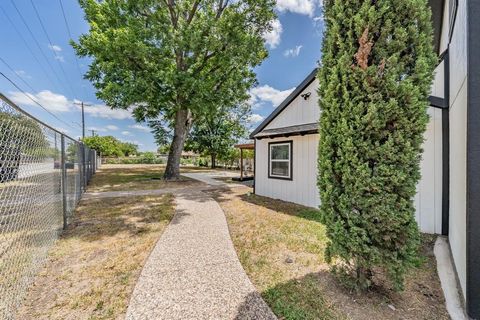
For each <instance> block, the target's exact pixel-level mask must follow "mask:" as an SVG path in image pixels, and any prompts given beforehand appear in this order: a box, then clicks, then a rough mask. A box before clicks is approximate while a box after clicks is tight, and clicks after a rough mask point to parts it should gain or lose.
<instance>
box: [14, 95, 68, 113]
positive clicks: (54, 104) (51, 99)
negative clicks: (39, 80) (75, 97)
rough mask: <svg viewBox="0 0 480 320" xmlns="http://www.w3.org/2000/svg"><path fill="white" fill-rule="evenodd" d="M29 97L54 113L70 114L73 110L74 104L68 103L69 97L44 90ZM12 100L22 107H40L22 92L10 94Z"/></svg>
mask: <svg viewBox="0 0 480 320" xmlns="http://www.w3.org/2000/svg"><path fill="white" fill-rule="evenodd" d="M27 95H28V96H29V97H30V98H32V99H34V100H36V101H38V102H39V103H40V104H41V105H42V106H44V107H45V109H47V110H49V111H53V112H68V111H71V110H72V103H71V102H70V101H68V99H67V97H65V96H64V95H61V94H56V93H53V92H51V91H50V90H43V91H40V92H39V93H37V94H31V93H27ZM10 98H11V99H12V101H13V102H15V103H17V104H20V105H27V106H34V107H35V106H38V105H37V104H36V103H35V102H33V101H32V100H31V99H29V98H28V97H26V96H25V95H24V94H23V93H22V92H18V91H14V92H10Z"/></svg>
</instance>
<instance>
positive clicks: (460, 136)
mask: <svg viewBox="0 0 480 320" xmlns="http://www.w3.org/2000/svg"><path fill="white" fill-rule="evenodd" d="M445 6H446V7H445V9H444V11H445V18H444V24H443V30H442V33H443V34H445V35H447V34H448V32H449V25H450V21H449V12H448V11H449V10H448V6H449V1H445ZM442 38H446V40H444V41H446V43H443V44H442V45H443V46H445V47H446V46H447V45H448V38H447V37H446V36H445V37H443V36H442ZM448 47H449V49H448V50H449V56H450V93H449V94H450V103H449V104H450V105H449V118H450V130H449V139H450V155H449V157H450V206H449V212H450V216H449V234H448V237H449V243H450V249H451V252H452V257H453V261H454V264H455V268H456V271H457V276H458V279H459V282H460V286H461V291H462V293H463V296H464V297H465V296H466V278H467V276H466V272H467V271H466V259H467V256H466V180H467V176H466V172H467V169H466V164H467V158H466V157H467V80H468V79H467V7H466V1H458V10H457V18H456V21H455V28H454V30H453V34H452V37H451V42H450V45H449V46H448Z"/></svg>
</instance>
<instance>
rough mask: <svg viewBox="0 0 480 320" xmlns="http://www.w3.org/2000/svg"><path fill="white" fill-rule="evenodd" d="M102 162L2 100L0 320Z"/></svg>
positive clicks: (20, 294) (14, 304) (10, 312)
mask: <svg viewBox="0 0 480 320" xmlns="http://www.w3.org/2000/svg"><path fill="white" fill-rule="evenodd" d="M99 163H100V161H98V159H97V155H96V152H95V151H94V150H90V149H89V148H88V147H86V146H84V145H83V144H82V143H79V142H77V141H75V140H74V139H72V138H70V137H68V136H66V135H65V134H62V133H60V132H59V131H57V130H55V129H53V128H52V127H50V126H48V125H46V124H45V123H43V122H41V121H39V120H37V119H35V118H33V117H32V116H30V115H29V114H27V113H26V112H24V111H23V110H22V109H20V108H19V107H18V106H16V105H15V104H14V103H12V102H11V101H10V100H8V99H7V98H6V97H5V96H3V95H2V94H0V319H12V318H14V315H15V310H16V308H17V307H18V305H19V304H20V303H21V301H22V299H23V298H24V296H25V293H26V291H27V289H28V287H29V286H30V284H31V282H32V280H33V277H34V276H35V274H36V272H37V271H38V270H39V268H40V267H41V266H42V262H44V260H45V258H46V256H47V252H48V250H49V249H50V247H51V246H52V245H53V244H54V242H55V240H56V239H57V238H58V236H59V235H60V233H61V232H62V230H63V229H65V228H66V227H67V226H68V224H69V222H70V220H71V218H72V216H73V213H74V210H75V206H76V205H77V203H78V201H79V200H80V197H81V195H82V193H83V192H84V191H85V188H86V185H87V183H88V182H89V180H90V179H91V177H92V175H93V174H94V173H95V170H96V169H97V166H98V165H99Z"/></svg>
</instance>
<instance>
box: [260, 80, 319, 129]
mask: <svg viewBox="0 0 480 320" xmlns="http://www.w3.org/2000/svg"><path fill="white" fill-rule="evenodd" d="M318 85H319V82H318V79H315V80H314V81H312V83H310V85H308V86H307V87H306V88H305V89H304V90H303V91H302V93H301V94H300V95H298V96H297V97H296V98H295V99H294V100H293V101H292V102H291V103H290V104H289V105H288V107H287V108H285V109H284V110H283V111H282V112H281V113H280V114H279V115H278V116H277V117H276V118H275V119H273V120H272V121H271V122H270V123H269V124H268V125H267V126H266V127H265V128H264V130H267V129H276V128H283V127H288V126H294V125H299V124H306V123H313V122H316V121H318V119H319V117H320V109H319V108H318V93H317V90H318ZM307 92H310V93H311V95H310V97H309V98H308V99H307V100H305V99H304V98H302V97H301V95H302V94H304V93H307Z"/></svg>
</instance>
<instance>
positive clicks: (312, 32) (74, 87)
mask: <svg viewBox="0 0 480 320" xmlns="http://www.w3.org/2000/svg"><path fill="white" fill-rule="evenodd" d="M32 3H33V5H32ZM60 3H62V4H63V8H64V12H65V17H66V20H67V24H66V23H65V19H64V16H63V14H62V10H61V6H60ZM35 9H36V11H37V12H38V16H39V17H40V20H41V22H42V23H43V27H44V28H45V32H44V30H43V27H42V24H41V23H40V20H39V19H38V17H37V13H36V11H35ZM17 10H18V11H17ZM19 13H20V14H19ZM277 13H278V20H277V21H275V22H274V30H273V31H272V32H271V33H270V34H268V35H265V40H266V46H267V48H268V49H269V52H270V55H269V57H268V58H267V59H266V60H265V61H264V62H263V64H262V65H261V66H260V67H258V68H256V73H257V78H258V86H257V87H255V88H253V89H252V90H251V99H250V103H251V104H252V117H251V124H250V125H251V127H252V128H253V127H255V126H256V125H258V124H259V122H260V121H261V120H263V119H264V118H265V117H266V116H268V114H270V113H271V112H272V111H273V109H274V107H275V106H276V105H278V104H279V103H280V102H281V101H282V100H283V99H284V98H285V97H286V96H288V94H289V93H290V92H291V91H293V89H294V88H295V86H296V85H298V84H299V83H300V82H301V81H302V80H303V78H304V77H305V76H306V75H308V73H310V71H311V70H312V69H313V68H315V67H316V65H317V61H318V60H319V58H320V44H321V34H322V32H323V21H322V19H321V18H320V15H321V0H277ZM0 21H2V28H0V37H1V39H2V44H1V47H0V58H1V59H0V71H1V72H2V73H3V74H5V75H6V76H7V77H9V78H10V79H11V80H13V81H14V82H15V83H16V84H17V85H18V86H19V87H20V88H21V89H22V90H24V91H26V92H27V93H28V94H29V95H30V97H31V98H33V99H35V100H37V101H39V102H40V103H41V104H42V105H43V106H44V107H46V108H47V109H48V110H49V111H50V112H52V113H53V114H55V117H54V116H52V115H50V114H49V113H47V112H45V111H44V110H42V109H41V108H40V107H39V106H37V105H36V104H34V103H33V102H32V101H31V100H30V99H29V98H28V97H26V96H25V95H24V94H23V93H21V92H20V91H19V90H18V89H17V88H15V86H13V85H12V84H11V83H10V82H8V81H7V80H6V79H4V78H3V77H0V92H1V93H3V94H5V95H6V96H7V97H9V98H10V99H11V100H13V101H14V102H16V103H17V104H19V105H20V106H21V107H23V108H24V109H25V110H26V111H27V112H30V113H31V114H32V115H34V116H36V117H38V118H39V119H41V120H43V121H45V122H46V123H48V124H50V125H51V126H53V127H55V128H57V129H59V130H60V131H64V132H65V133H67V134H68V135H70V136H71V137H73V138H78V137H80V136H81V127H80V122H81V113H80V108H79V107H78V106H77V105H76V104H75V102H77V103H78V102H79V101H84V102H85V103H88V104H89V105H90V106H87V107H85V122H86V129H87V130H91V129H93V130H95V131H96V132H97V133H98V134H100V135H113V136H115V137H117V138H119V139H121V140H123V141H130V142H134V143H136V144H138V145H139V146H140V150H143V151H146V150H155V149H156V146H155V142H154V140H153V138H152V135H151V133H150V132H149V129H148V127H147V126H146V125H145V124H143V123H136V122H135V121H134V120H133V119H132V117H131V115H130V113H129V112H128V111H125V110H111V109H110V108H108V107H107V106H105V104H104V103H103V102H102V101H99V100H98V99H96V97H95V89H94V88H93V87H92V85H91V84H90V83H89V82H88V81H86V80H83V79H82V74H83V73H85V72H86V71H87V69H88V63H89V61H88V59H80V58H77V57H75V54H74V52H73V49H72V47H71V46H70V45H69V43H68V42H69V39H70V36H69V31H68V29H67V25H68V27H69V29H70V34H71V36H72V38H73V39H74V40H76V39H78V37H79V35H81V34H82V33H86V32H88V24H87V22H86V21H85V20H84V18H83V12H82V10H81V9H80V7H79V5H78V2H77V1H76V0H61V2H60V0H2V1H1V2H0ZM34 38H35V39H34ZM57 118H59V119H60V120H58V119H57ZM86 134H88V135H91V131H87V132H86Z"/></svg>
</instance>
